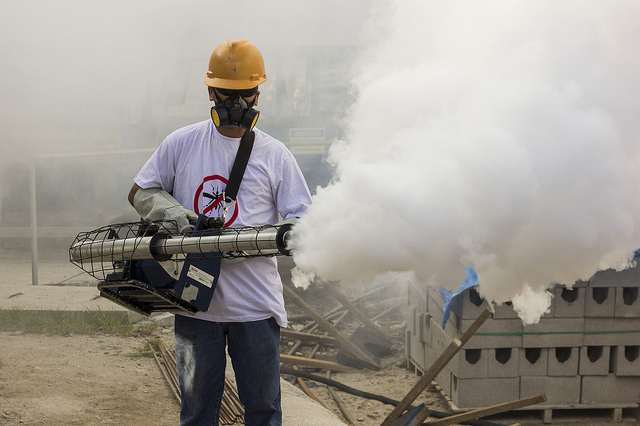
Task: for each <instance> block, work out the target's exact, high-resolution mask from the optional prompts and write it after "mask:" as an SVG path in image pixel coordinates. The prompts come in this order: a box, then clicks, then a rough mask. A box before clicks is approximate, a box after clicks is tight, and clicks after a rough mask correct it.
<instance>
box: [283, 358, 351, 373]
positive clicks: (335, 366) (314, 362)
mask: <svg viewBox="0 0 640 426" xmlns="http://www.w3.org/2000/svg"><path fill="white" fill-rule="evenodd" d="M280 362H282V363H284V364H294V365H304V366H305V367H313V368H322V369H324V370H332V371H353V368H351V367H348V366H346V365H342V364H339V363H337V362H331V361H322V360H319V359H313V358H305V357H301V356H295V355H284V354H280Z"/></svg>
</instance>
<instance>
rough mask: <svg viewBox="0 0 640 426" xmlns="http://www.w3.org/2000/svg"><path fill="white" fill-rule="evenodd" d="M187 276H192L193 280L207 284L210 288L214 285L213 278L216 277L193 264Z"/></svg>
mask: <svg viewBox="0 0 640 426" xmlns="http://www.w3.org/2000/svg"><path fill="white" fill-rule="evenodd" d="M187 277H189V278H191V279H192V280H196V281H198V282H199V283H200V284H202V285H205V286H207V287H209V288H211V286H212V285H213V280H214V279H215V277H214V276H213V275H211V274H208V273H206V272H205V271H203V270H202V269H199V268H196V267H195V266H193V265H189V270H188V271H187Z"/></svg>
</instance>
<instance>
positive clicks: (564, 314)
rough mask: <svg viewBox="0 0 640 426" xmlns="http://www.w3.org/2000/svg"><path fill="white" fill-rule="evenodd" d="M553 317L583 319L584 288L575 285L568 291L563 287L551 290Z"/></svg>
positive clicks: (583, 286)
mask: <svg viewBox="0 0 640 426" xmlns="http://www.w3.org/2000/svg"><path fill="white" fill-rule="evenodd" d="M553 292H554V298H553V309H554V313H553V316H554V317H555V318H582V317H584V307H585V295H586V286H585V285H584V284H583V285H579V284H576V285H574V286H573V288H571V289H569V288H567V287H565V286H556V287H554V288H553Z"/></svg>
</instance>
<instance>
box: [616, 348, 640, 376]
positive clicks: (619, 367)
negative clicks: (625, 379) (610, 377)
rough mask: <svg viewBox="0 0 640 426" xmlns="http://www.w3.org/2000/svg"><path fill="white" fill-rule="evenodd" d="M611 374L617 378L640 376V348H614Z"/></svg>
mask: <svg viewBox="0 0 640 426" xmlns="http://www.w3.org/2000/svg"><path fill="white" fill-rule="evenodd" d="M611 372H612V373H613V374H615V375H616V376H640V346H638V345H632V346H614V347H612V348H611Z"/></svg>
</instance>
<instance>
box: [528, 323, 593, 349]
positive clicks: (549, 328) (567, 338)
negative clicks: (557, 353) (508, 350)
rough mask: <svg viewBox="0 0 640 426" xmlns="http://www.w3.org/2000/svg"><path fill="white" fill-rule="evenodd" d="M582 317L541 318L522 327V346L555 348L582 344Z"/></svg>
mask: <svg viewBox="0 0 640 426" xmlns="http://www.w3.org/2000/svg"><path fill="white" fill-rule="evenodd" d="M584 321H585V319H584V318H542V319H541V320H540V322H538V323H537V324H532V325H527V326H524V327H523V333H524V335H523V336H522V347H524V348H555V347H565V346H582V343H583V335H582V332H583V330H584Z"/></svg>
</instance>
